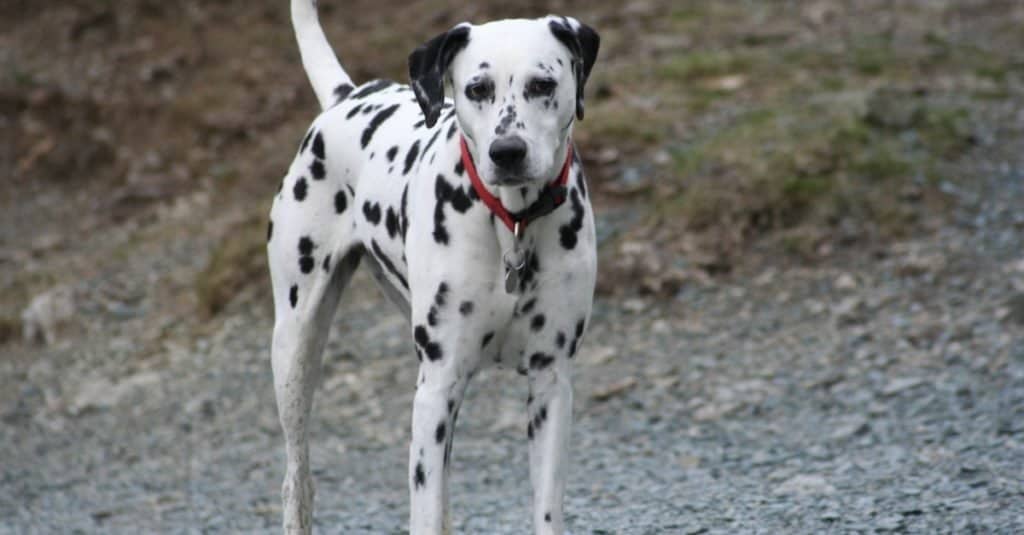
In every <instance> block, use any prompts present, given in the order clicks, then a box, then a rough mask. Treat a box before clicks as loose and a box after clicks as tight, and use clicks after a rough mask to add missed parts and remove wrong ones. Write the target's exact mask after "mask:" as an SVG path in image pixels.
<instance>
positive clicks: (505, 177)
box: [491, 169, 533, 186]
mask: <svg viewBox="0 0 1024 535" xmlns="http://www.w3.org/2000/svg"><path fill="white" fill-rule="evenodd" d="M530 182H533V178H532V177H529V176H527V175H524V174H523V173H521V172H509V171H503V170H501V169H496V170H495V172H494V176H493V178H492V180H491V184H493V185H495V186H525V185H527V184H529V183H530Z"/></svg>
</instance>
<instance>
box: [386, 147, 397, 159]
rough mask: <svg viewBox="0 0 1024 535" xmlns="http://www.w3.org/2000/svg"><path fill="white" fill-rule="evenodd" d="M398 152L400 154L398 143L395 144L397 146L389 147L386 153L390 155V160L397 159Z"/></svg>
mask: <svg viewBox="0 0 1024 535" xmlns="http://www.w3.org/2000/svg"><path fill="white" fill-rule="evenodd" d="M397 154H398V145H395V146H393V147H391V148H390V149H388V152H387V154H386V156H387V157H388V161H389V162H393V161H395V156H396V155H397Z"/></svg>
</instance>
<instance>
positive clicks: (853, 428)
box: [830, 414, 871, 441]
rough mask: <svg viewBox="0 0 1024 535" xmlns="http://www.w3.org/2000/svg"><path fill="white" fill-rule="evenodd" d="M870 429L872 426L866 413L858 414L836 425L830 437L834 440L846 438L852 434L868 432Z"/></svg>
mask: <svg viewBox="0 0 1024 535" xmlns="http://www.w3.org/2000/svg"><path fill="white" fill-rule="evenodd" d="M870 429H871V426H870V425H869V424H868V419H867V418H866V417H865V416H864V415H862V414H858V415H855V416H853V417H851V418H850V419H849V420H847V421H846V422H844V423H842V424H840V425H839V426H838V427H836V428H835V429H834V430H833V431H832V434H831V435H830V437H831V438H832V440H837V441H839V440H845V439H847V438H850V437H852V436H857V435H862V434H864V433H867V432H868V431H869V430H870Z"/></svg>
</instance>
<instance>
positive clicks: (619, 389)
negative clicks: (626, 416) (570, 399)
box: [590, 377, 636, 401]
mask: <svg viewBox="0 0 1024 535" xmlns="http://www.w3.org/2000/svg"><path fill="white" fill-rule="evenodd" d="M634 386H636V379H634V378H632V377H627V378H625V379H623V380H621V381H618V382H615V383H612V384H610V385H608V386H606V387H604V388H600V389H598V390H596V391H595V392H594V393H593V394H592V395H591V396H590V397H591V398H592V399H593V400H594V401H608V400H609V399H611V398H613V397H617V396H621V395H622V394H625V393H626V392H627V391H628V390H629V389H631V388H633V387H634Z"/></svg>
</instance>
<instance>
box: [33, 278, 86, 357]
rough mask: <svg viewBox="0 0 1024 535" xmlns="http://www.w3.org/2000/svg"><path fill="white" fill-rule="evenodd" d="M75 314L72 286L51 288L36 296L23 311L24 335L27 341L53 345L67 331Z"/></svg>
mask: <svg viewBox="0 0 1024 535" xmlns="http://www.w3.org/2000/svg"><path fill="white" fill-rule="evenodd" d="M74 315H75V297H74V292H73V291H72V290H71V288H70V287H68V286H57V287H54V288H51V289H49V290H47V291H46V292H43V293H41V294H39V295H37V296H36V297H34V298H33V299H32V301H31V302H29V305H28V306H27V307H26V308H25V310H24V311H22V313H21V324H22V336H23V337H24V338H25V341H27V342H37V341H41V342H43V343H45V344H47V345H52V344H53V343H55V342H56V341H57V339H58V338H59V337H60V335H61V334H63V333H65V332H66V331H67V328H68V327H69V326H70V325H71V321H72V319H73V318H74Z"/></svg>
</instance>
